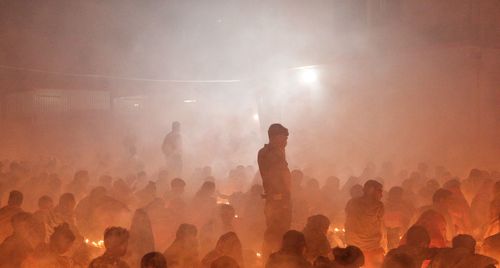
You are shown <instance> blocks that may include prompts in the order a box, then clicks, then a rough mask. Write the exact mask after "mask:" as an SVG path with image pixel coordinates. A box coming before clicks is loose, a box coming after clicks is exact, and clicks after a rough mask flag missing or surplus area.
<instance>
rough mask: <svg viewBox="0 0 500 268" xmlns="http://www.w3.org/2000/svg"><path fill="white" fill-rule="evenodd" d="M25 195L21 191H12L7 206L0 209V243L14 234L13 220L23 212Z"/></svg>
mask: <svg viewBox="0 0 500 268" xmlns="http://www.w3.org/2000/svg"><path fill="white" fill-rule="evenodd" d="M22 204H23V194H22V193H21V192H19V191H11V192H10V193H9V200H8V201H7V205H6V206H4V207H2V208H1V209H0V241H3V240H4V239H5V238H6V237H7V236H9V235H10V234H11V233H12V225H11V219H12V217H13V216H14V215H16V214H17V213H20V212H23V209H22V208H21V206H22Z"/></svg>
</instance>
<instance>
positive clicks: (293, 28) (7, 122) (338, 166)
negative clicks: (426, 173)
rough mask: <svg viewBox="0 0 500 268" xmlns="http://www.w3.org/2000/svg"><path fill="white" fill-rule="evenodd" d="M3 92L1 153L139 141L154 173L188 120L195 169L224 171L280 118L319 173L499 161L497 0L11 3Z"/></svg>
mask: <svg viewBox="0 0 500 268" xmlns="http://www.w3.org/2000/svg"><path fill="white" fill-rule="evenodd" d="M310 65H313V66H314V70H315V71H316V72H317V74H318V80H317V82H316V83H313V84H302V83H300V81H299V80H298V79H297V77H298V76H299V75H300V70H297V69H294V68H295V67H300V66H310ZM214 80H215V81H214ZM220 80H223V81H220ZM0 101H1V108H2V109H1V124H2V127H1V128H0V129H1V131H0V138H1V140H0V146H1V148H2V149H1V150H0V156H1V157H3V158H9V157H29V158H33V157H39V156H41V155H54V154H57V155H58V156H60V157H62V158H65V159H67V160H68V161H73V162H78V163H80V165H83V164H82V163H87V162H89V163H90V162H92V161H95V160H96V159H100V158H105V157H103V155H106V154H109V157H111V158H113V159H115V160H116V159H118V158H120V157H121V156H122V154H123V148H122V143H123V140H124V138H125V136H134V137H135V138H136V140H137V147H138V157H139V158H140V159H142V160H143V161H144V162H145V163H146V169H148V170H154V169H156V168H157V167H158V166H160V165H161V164H162V161H163V160H162V155H161V151H160V144H161V142H162V139H163V137H164V135H165V134H166V133H167V132H168V131H169V129H170V124H171V122H172V121H173V120H179V121H181V122H182V124H183V136H184V145H185V153H186V162H188V166H189V167H198V166H204V165H213V166H214V168H215V170H216V171H217V172H219V174H224V173H225V172H226V171H227V169H228V168H229V167H232V166H234V165H236V164H245V165H254V164H255V158H256V157H255V156H256V151H257V150H258V149H259V148H260V146H262V144H263V143H265V142H266V133H265V130H266V128H267V126H268V125H269V124H270V123H273V122H282V123H283V124H285V125H286V126H287V127H289V128H290V134H291V135H290V141H289V144H290V146H289V150H288V159H289V162H290V165H291V166H292V167H301V168H306V169H307V170H308V171H309V172H310V173H312V174H314V175H316V176H318V177H319V178H320V179H322V178H324V177H326V176H327V175H329V174H332V173H335V174H339V175H342V176H345V175H348V174H351V173H353V172H354V173H359V172H360V171H361V170H362V168H363V167H364V166H365V165H366V164H367V163H368V162H370V161H373V162H375V163H377V164H380V163H382V162H384V161H393V162H394V164H395V166H397V167H403V168H414V167H415V166H416V164H417V163H418V162H420V161H426V162H429V163H430V164H443V165H446V166H447V167H449V168H450V169H451V170H454V171H457V172H465V171H466V170H468V169H470V168H472V167H482V168H498V167H499V166H500V162H499V160H500V139H499V137H500V2H498V1H495V0H351V1H343V0H324V1H323V0H314V1H298V0H286V1H285V0H281V1H278V0H276V1H234V0H233V1H230V0H207V1H192V0H177V1H159V0H147V1H132V0H108V1H97V0H95V1H94V0H88V1H65V0H50V1H49V0H38V1H24V0H10V1H9V0H2V1H0ZM194 101H195V102H194ZM85 161H87V162H85Z"/></svg>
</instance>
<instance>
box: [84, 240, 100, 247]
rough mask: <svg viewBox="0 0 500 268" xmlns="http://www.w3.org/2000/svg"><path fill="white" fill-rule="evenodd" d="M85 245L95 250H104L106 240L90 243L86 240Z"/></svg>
mask: <svg viewBox="0 0 500 268" xmlns="http://www.w3.org/2000/svg"><path fill="white" fill-rule="evenodd" d="M85 244H87V245H89V246H92V247H95V248H104V240H98V241H90V240H89V239H88V238H85Z"/></svg>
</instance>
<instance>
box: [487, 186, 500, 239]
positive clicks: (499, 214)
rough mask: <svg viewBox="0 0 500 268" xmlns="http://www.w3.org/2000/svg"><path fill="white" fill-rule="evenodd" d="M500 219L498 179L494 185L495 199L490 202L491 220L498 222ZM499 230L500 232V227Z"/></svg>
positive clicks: (499, 187)
mask: <svg viewBox="0 0 500 268" xmlns="http://www.w3.org/2000/svg"><path fill="white" fill-rule="evenodd" d="M499 219H500V181H497V182H495V184H494V185H493V200H492V201H491V203H490V213H489V221H490V222H494V221H497V222H498V221H499ZM499 226H500V224H499ZM498 231H499V232H500V229H499V230H498Z"/></svg>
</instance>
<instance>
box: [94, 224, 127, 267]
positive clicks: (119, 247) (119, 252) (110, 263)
mask: <svg viewBox="0 0 500 268" xmlns="http://www.w3.org/2000/svg"><path fill="white" fill-rule="evenodd" d="M128 239H129V232H128V231H127V230H126V229H124V228H121V227H110V228H108V229H106V230H105V231H104V247H105V248H106V251H105V252H104V254H103V255H102V256H100V257H97V258H95V259H94V260H92V262H91V263H90V265H89V268H108V267H115V268H129V265H128V264H127V263H126V262H125V261H124V260H122V257H123V256H125V254H126V252H127V246H128Z"/></svg>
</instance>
